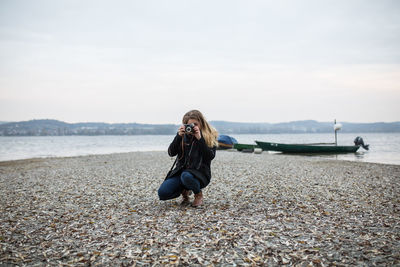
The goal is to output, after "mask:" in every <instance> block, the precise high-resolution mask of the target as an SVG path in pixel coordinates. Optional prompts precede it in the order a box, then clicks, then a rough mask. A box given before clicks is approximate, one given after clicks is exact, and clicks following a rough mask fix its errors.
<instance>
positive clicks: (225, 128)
mask: <svg viewBox="0 0 400 267" xmlns="http://www.w3.org/2000/svg"><path fill="white" fill-rule="evenodd" d="M210 123H211V125H212V126H213V127H215V128H216V129H217V131H218V132H219V133H221V134H281V133H283V134H286V133H287V134H291V133H331V132H333V123H332V122H318V121H313V120H307V121H293V122H284V123H242V122H228V121H211V122H210ZM342 125H343V128H342V130H341V132H344V133H360V132H364V133H365V132H368V133H382V132H387V133H397V132H400V122H390V123H386V122H376V123H350V122H343V123H342ZM178 127H179V125H175V124H140V123H95V122H88V123H66V122H63V121H58V120H31V121H22V122H10V123H4V124H0V136H70V135H89V136H96V135H169V134H175V133H176V129H177V128H178Z"/></svg>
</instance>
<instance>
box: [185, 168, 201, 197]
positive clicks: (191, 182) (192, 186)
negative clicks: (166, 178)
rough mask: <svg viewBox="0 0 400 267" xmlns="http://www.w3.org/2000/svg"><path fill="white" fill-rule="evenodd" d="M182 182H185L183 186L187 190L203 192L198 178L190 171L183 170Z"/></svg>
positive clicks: (195, 192) (196, 192)
mask: <svg viewBox="0 0 400 267" xmlns="http://www.w3.org/2000/svg"><path fill="white" fill-rule="evenodd" d="M181 183H182V184H183V187H185V188H186V189H187V190H192V191H193V193H194V194H198V193H200V192H201V190H200V182H199V180H197V179H196V178H195V177H194V176H193V174H191V173H190V172H187V171H184V172H182V174H181Z"/></svg>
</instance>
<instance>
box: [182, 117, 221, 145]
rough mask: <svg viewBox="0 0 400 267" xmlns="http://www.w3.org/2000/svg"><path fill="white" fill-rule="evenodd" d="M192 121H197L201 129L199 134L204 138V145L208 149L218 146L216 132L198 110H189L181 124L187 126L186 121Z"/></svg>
mask: <svg viewBox="0 0 400 267" xmlns="http://www.w3.org/2000/svg"><path fill="white" fill-rule="evenodd" d="M190 119H192V120H197V121H198V122H199V123H200V129H201V134H202V135H203V137H204V140H205V141H206V144H207V146H208V147H214V146H218V142H217V138H218V132H217V130H215V129H214V127H212V126H211V125H210V124H209V123H208V122H207V120H206V119H205V118H204V116H203V114H201V112H200V111H198V110H191V111H189V112H187V113H186V114H185V115H184V116H183V119H182V123H183V124H187V123H188V121H189V120H190Z"/></svg>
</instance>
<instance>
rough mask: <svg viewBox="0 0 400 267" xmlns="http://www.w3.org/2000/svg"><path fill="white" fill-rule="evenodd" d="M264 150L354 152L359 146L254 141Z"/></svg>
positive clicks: (283, 151) (284, 151)
mask: <svg viewBox="0 0 400 267" xmlns="http://www.w3.org/2000/svg"><path fill="white" fill-rule="evenodd" d="M255 142H256V143H257V145H258V146H259V147H260V148H261V149H262V150H265V151H279V152H282V153H311V154H312V153H355V152H356V151H357V150H358V149H359V148H360V146H358V145H357V146H337V145H335V143H316V144H281V143H271V142H261V141H255Z"/></svg>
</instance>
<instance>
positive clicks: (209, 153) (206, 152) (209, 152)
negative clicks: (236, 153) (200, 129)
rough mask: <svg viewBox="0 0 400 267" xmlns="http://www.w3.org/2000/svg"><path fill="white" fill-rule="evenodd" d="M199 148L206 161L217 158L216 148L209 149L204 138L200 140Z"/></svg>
mask: <svg viewBox="0 0 400 267" xmlns="http://www.w3.org/2000/svg"><path fill="white" fill-rule="evenodd" d="M198 142H199V148H200V151H201V154H202V155H203V157H204V158H205V159H209V160H213V159H214V158H215V151H216V149H217V148H216V147H215V146H214V147H208V146H207V144H206V140H204V137H203V136H202V137H201V138H200V139H199V141H198Z"/></svg>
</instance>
